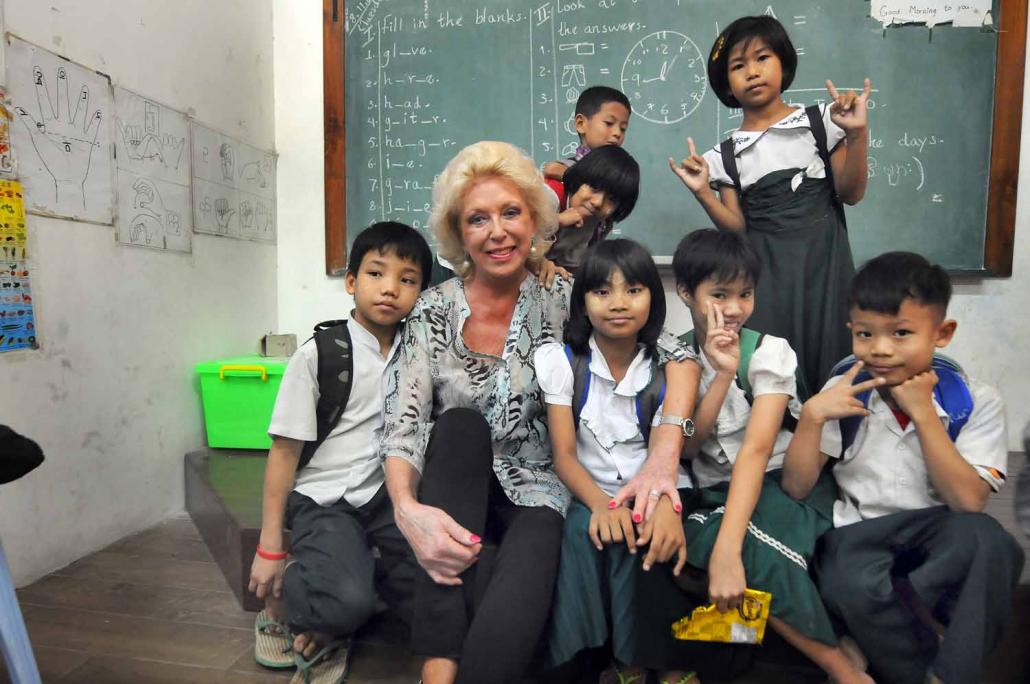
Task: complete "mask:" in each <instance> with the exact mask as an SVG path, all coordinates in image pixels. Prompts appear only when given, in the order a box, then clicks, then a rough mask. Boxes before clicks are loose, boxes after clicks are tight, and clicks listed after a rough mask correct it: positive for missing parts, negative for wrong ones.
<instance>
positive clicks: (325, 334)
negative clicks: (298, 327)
mask: <svg viewBox="0 0 1030 684" xmlns="http://www.w3.org/2000/svg"><path fill="white" fill-rule="evenodd" d="M312 337H313V338H314V340H315V349H316V351H317V353H318V404H317V406H316V407H315V422H316V426H317V427H316V437H315V439H314V441H311V442H307V443H305V444H304V449H303V450H302V451H301V453H300V461H299V462H298V464H297V470H298V471H299V470H300V469H301V468H303V467H304V466H306V465H307V464H308V463H309V462H310V461H311V457H312V456H314V454H315V450H316V449H318V447H320V446H321V445H322V442H324V441H325V439H326V437H328V436H329V433H330V432H332V430H333V428H334V427H336V425H337V423H339V422H340V416H342V415H343V412H344V410H345V409H346V408H347V401H348V400H349V399H350V390H351V386H352V384H353V380H354V347H353V345H352V344H351V338H350V331H349V330H348V329H347V321H325V322H323V323H319V324H318V325H316V326H315V334H314V335H312Z"/></svg>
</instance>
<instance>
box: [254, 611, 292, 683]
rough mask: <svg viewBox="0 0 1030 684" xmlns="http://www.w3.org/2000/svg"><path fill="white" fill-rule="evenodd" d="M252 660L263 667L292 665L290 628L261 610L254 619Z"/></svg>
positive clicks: (276, 667) (278, 667)
mask: <svg viewBox="0 0 1030 684" xmlns="http://www.w3.org/2000/svg"><path fill="white" fill-rule="evenodd" d="M254 660H256V661H257V662H258V663H259V664H261V665H264V666H265V667H270V668H273V669H276V670H282V669H286V668H290V667H293V666H294V665H296V662H295V661H294V659H293V637H291V636H290V630H289V629H288V628H287V627H286V625H284V624H283V623H281V622H279V621H278V620H273V619H272V618H271V617H269V615H268V612H267V611H265V610H262V611H261V612H260V613H258V615H257V620H255V621H254Z"/></svg>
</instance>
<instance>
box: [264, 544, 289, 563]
mask: <svg viewBox="0 0 1030 684" xmlns="http://www.w3.org/2000/svg"><path fill="white" fill-rule="evenodd" d="M257 555H259V556H261V557H262V558H264V559H265V560H282V559H284V558H286V556H288V555H289V554H288V553H286V552H285V551H281V552H279V553H271V552H269V551H265V550H264V549H263V548H261V544H258V545H257Z"/></svg>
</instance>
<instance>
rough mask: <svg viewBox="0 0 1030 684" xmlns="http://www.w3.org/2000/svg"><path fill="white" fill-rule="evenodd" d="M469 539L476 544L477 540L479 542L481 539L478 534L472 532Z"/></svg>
mask: <svg viewBox="0 0 1030 684" xmlns="http://www.w3.org/2000/svg"><path fill="white" fill-rule="evenodd" d="M469 541H470V542H472V543H473V544H478V543H479V542H481V541H483V540H482V539H480V537H479V535H478V534H474V535H472V536H471V537H469Z"/></svg>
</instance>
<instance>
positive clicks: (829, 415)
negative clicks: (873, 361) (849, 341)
mask: <svg viewBox="0 0 1030 684" xmlns="http://www.w3.org/2000/svg"><path fill="white" fill-rule="evenodd" d="M862 366H863V364H862V362H861V361H858V362H856V363H855V365H854V366H852V367H851V370H849V371H848V372H847V373H845V374H844V375H843V376H841V379H840V382H838V383H836V384H835V385H834V386H833V387H830V388H829V389H825V390H823V391H822V392H820V393H819V394H817V395H815V396H814V397H812V398H811V399H809V400H808V401H807V402H805V411H806V412H807V413H808V414H809V415H810V416H811V417H812V418H813V419H814V420H816V421H817V422H819V423H825V422H826V421H828V420H839V419H841V418H847V417H849V416H868V415H869V411H868V409H866V407H865V404H864V403H862V401H861V400H860V399H858V396H857V395H859V394H861V393H862V392H865V391H866V390H871V389H873V388H874V387H880V386H881V385H883V384H884V383H885V382H887V381H886V380H885V379H884V378H873V379H872V380H866V381H865V382H860V383H858V384H857V385H855V384H853V383H854V382H855V378H856V377H858V374H859V372H861V370H862Z"/></svg>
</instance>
